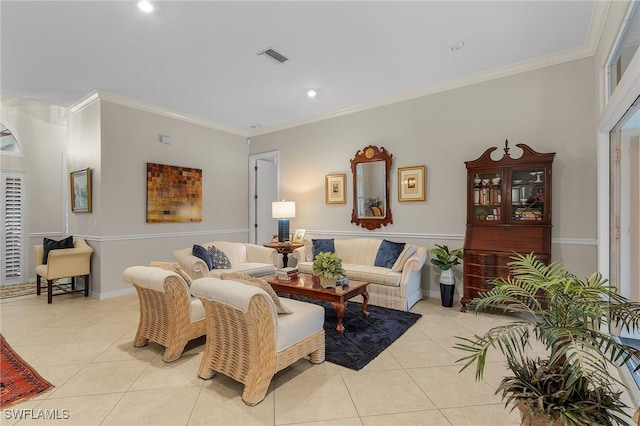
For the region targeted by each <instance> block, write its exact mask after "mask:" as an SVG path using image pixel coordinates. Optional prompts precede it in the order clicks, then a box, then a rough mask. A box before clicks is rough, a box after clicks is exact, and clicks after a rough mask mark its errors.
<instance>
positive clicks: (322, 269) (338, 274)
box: [313, 252, 345, 288]
mask: <svg viewBox="0 0 640 426" xmlns="http://www.w3.org/2000/svg"><path fill="white" fill-rule="evenodd" d="M344 274H345V270H344V269H343V268H342V259H340V258H339V257H338V256H337V255H336V254H335V253H331V252H320V253H318V254H317V255H316V257H315V259H313V275H315V276H317V277H318V278H320V285H321V286H322V287H324V288H332V287H335V286H336V279H337V278H342V277H344Z"/></svg>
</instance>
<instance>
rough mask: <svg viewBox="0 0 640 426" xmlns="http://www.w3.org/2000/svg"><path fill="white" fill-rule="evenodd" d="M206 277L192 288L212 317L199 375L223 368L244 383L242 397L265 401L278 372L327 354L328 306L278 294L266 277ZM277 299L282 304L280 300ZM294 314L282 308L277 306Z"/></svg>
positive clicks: (208, 317) (250, 401)
mask: <svg viewBox="0 0 640 426" xmlns="http://www.w3.org/2000/svg"><path fill="white" fill-rule="evenodd" d="M224 277H226V278H229V279H225V280H221V279H218V278H200V279H197V280H195V281H194V282H193V284H192V285H191V292H192V293H193V294H194V295H195V296H198V297H199V298H200V300H201V301H202V304H203V306H204V309H205V315H206V321H207V342H206V346H205V351H204V354H203V356H202V362H201V363H200V369H199V371H198V376H199V377H201V378H203V379H209V378H211V377H212V376H213V375H214V374H215V373H216V372H218V373H222V374H224V375H226V376H228V377H230V378H232V379H234V380H236V381H238V382H240V383H243V384H244V391H243V392H242V401H244V403H245V404H247V405H256V404H258V403H259V402H260V401H262V400H263V399H264V398H265V396H266V394H267V390H268V389H269V384H270V383H271V380H272V378H273V376H274V374H275V373H277V372H278V371H280V370H282V369H284V368H285V367H287V366H289V365H291V364H293V363H294V362H296V361H297V360H299V359H300V358H303V357H306V356H309V360H310V361H311V362H312V363H314V364H317V363H321V362H323V361H324V359H325V340H324V339H325V336H324V329H323V325H324V308H322V307H321V306H318V305H314V304H312V303H306V302H302V301H298V300H293V299H287V298H278V296H277V295H275V293H274V292H273V290H271V291H269V292H267V291H265V290H264V289H265V288H266V289H267V290H269V289H268V286H269V285H268V284H267V283H266V281H264V280H259V279H255V278H251V277H244V278H243V277H241V276H239V275H225V276H224ZM276 302H277V303H276ZM279 304H281V305H284V307H285V308H286V311H287V312H288V313H280V314H279V313H278V312H279V309H278V308H277V305H279Z"/></svg>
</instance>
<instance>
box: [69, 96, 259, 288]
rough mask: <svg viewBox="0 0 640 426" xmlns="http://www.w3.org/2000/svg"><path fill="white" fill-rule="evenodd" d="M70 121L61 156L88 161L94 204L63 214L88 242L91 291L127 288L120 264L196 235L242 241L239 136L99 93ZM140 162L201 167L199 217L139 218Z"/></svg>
mask: <svg viewBox="0 0 640 426" xmlns="http://www.w3.org/2000/svg"><path fill="white" fill-rule="evenodd" d="M96 114H97V115H98V116H97V117H96ZM70 123H73V124H72V125H71V126H70V127H71V128H72V129H73V131H72V137H71V138H70V139H71V140H70V152H69V154H68V155H69V162H70V163H72V161H73V163H74V167H77V168H81V167H87V166H90V167H92V168H94V175H93V177H94V188H95V189H96V190H95V191H94V198H93V201H94V207H95V208H94V211H93V213H91V214H72V215H71V219H70V223H71V226H70V233H72V234H76V235H84V236H86V238H87V239H88V241H89V243H90V244H91V246H92V247H93V248H94V249H95V253H94V257H93V264H92V268H93V269H92V270H93V280H94V281H93V285H92V292H94V293H99V294H100V296H101V297H109V296H114V295H117V294H121V293H123V292H129V291H131V287H130V286H129V285H128V284H125V283H123V281H122V271H123V270H124V269H125V268H127V267H128V266H132V265H145V264H149V263H150V262H151V261H153V260H167V261H169V260H172V256H171V255H172V252H173V250H176V249H178V248H183V247H187V246H191V245H193V244H194V243H196V242H204V241H211V240H212V239H228V240H236V241H247V238H248V235H247V232H248V231H247V222H248V216H247V214H248V213H247V199H248V189H247V188H248V177H247V157H248V152H249V150H248V147H247V144H246V141H245V138H244V137H241V136H237V135H233V134H230V133H226V132H222V131H219V130H215V129H212V128H208V127H204V126H201V125H197V124H192V123H190V122H187V121H183V120H179V119H175V118H170V117H167V116H166V115H162V114H158V113H153V112H147V111H143V110H141V109H136V108H132V107H128V106H124V105H121V104H118V103H113V102H107V101H104V100H98V101H96V102H95V103H93V104H90V105H88V106H86V107H84V108H80V109H79V110H77V111H74V112H72V113H71V119H70ZM160 135H167V136H170V137H172V138H173V144H171V145H166V144H161V143H160ZM89 153H91V154H89ZM147 162H151V163H160V164H170V165H176V166H185V167H193V168H198V169H202V175H203V182H202V187H203V197H202V198H203V199H202V222H197V223H147V222H146V170H147V169H146V163H147ZM220 234H223V235H220Z"/></svg>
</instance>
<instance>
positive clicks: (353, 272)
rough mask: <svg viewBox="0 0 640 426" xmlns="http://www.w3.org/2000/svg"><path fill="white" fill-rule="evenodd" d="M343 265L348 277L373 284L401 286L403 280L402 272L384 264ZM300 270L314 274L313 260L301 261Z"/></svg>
mask: <svg viewBox="0 0 640 426" xmlns="http://www.w3.org/2000/svg"><path fill="white" fill-rule="evenodd" d="M342 267H343V268H344V270H345V271H347V278H349V279H352V280H358V281H368V282H369V283H373V284H381V285H387V286H390V287H399V286H400V281H401V280H402V272H394V271H392V270H391V269H389V268H384V267H382V266H367V265H356V264H353V263H343V264H342ZM297 268H298V271H300V272H301V273H304V274H313V262H300V263H298V265H297Z"/></svg>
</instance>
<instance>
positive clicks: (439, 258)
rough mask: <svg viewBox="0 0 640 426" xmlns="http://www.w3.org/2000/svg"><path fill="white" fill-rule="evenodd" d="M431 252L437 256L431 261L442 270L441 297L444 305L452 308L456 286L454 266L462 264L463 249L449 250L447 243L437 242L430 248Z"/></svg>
mask: <svg viewBox="0 0 640 426" xmlns="http://www.w3.org/2000/svg"><path fill="white" fill-rule="evenodd" d="M429 253H431V254H432V255H434V256H435V259H431V263H432V264H433V265H435V266H436V267H438V268H439V269H440V270H441V272H440V299H441V301H442V306H445V307H448V308H450V307H452V306H453V294H454V292H455V286H456V277H455V275H454V273H453V267H454V266H456V265H458V264H460V260H461V259H462V256H463V251H462V249H461V248H460V249H455V250H452V251H449V247H447V246H446V245H442V246H441V245H438V244H436V246H435V248H432V249H431V250H429Z"/></svg>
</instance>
